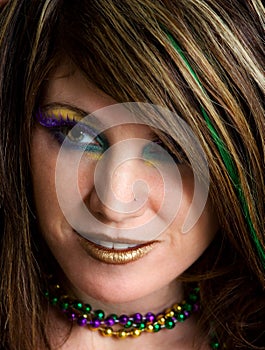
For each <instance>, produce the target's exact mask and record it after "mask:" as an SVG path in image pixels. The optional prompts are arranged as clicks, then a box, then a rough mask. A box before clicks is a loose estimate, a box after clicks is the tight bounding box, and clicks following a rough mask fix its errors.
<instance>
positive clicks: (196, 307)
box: [193, 304, 200, 312]
mask: <svg viewBox="0 0 265 350" xmlns="http://www.w3.org/2000/svg"><path fill="white" fill-rule="evenodd" d="M199 308H200V306H199V304H194V305H193V311H194V312H197V311H199Z"/></svg>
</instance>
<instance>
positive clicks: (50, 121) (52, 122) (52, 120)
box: [35, 109, 76, 128]
mask: <svg viewBox="0 0 265 350" xmlns="http://www.w3.org/2000/svg"><path fill="white" fill-rule="evenodd" d="M35 117H36V120H37V121H38V123H39V124H40V125H42V126H44V127H46V128H54V127H60V126H74V125H75V124H76V121H74V120H71V119H69V118H68V116H67V119H66V120H65V119H64V118H63V117H62V116H61V115H59V118H58V117H56V116H55V115H51V116H47V115H46V114H45V113H43V112H42V111H41V109H39V110H38V111H37V113H36V115H35Z"/></svg>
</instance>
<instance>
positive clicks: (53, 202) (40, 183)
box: [31, 128, 60, 226]
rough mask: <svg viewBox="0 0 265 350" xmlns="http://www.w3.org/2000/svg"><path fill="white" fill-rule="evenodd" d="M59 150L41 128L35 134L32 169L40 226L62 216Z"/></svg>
mask: <svg viewBox="0 0 265 350" xmlns="http://www.w3.org/2000/svg"><path fill="white" fill-rule="evenodd" d="M57 152H58V150H57V149H56V147H54V145H53V144H52V142H50V140H49V137H47V135H46V133H45V132H44V131H43V130H41V129H40V128H36V130H35V131H34V133H33V138H32V144H31V169H32V183H33V193H34V199H35V205H36V210H37V216H38V221H39V223H40V226H46V225H47V224H49V222H50V218H51V217H53V216H58V215H60V208H59V205H58V201H57V196H56V188H55V167H56V159H57Z"/></svg>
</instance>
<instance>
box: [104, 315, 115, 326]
mask: <svg viewBox="0 0 265 350" xmlns="http://www.w3.org/2000/svg"><path fill="white" fill-rule="evenodd" d="M105 325H106V326H109V327H112V326H114V325H115V320H114V318H112V317H107V318H106V320H105Z"/></svg>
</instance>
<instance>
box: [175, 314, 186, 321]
mask: <svg viewBox="0 0 265 350" xmlns="http://www.w3.org/2000/svg"><path fill="white" fill-rule="evenodd" d="M177 320H178V321H179V322H183V321H184V320H185V315H184V314H178V315H177Z"/></svg>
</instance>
